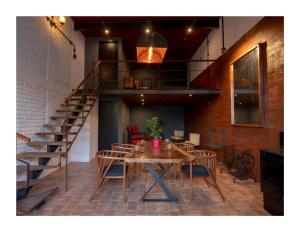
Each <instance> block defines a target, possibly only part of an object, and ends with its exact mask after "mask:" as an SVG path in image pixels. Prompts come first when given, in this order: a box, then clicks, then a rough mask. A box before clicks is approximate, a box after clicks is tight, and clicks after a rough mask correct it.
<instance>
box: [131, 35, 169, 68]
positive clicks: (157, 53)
mask: <svg viewBox="0 0 300 232" xmlns="http://www.w3.org/2000/svg"><path fill="white" fill-rule="evenodd" d="M167 48H168V42H167V40H166V39H165V37H163V36H162V35H161V34H159V33H157V32H151V33H149V34H147V35H144V36H142V37H141V38H140V39H139V40H138V42H137V44H136V54H137V62H138V63H148V64H161V63H162V62H163V59H164V56H165V54H166V51H167Z"/></svg>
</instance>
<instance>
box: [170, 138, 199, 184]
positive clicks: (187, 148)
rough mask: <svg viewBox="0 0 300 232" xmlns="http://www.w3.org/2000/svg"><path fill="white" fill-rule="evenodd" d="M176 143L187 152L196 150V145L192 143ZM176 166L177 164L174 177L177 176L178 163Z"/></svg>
mask: <svg viewBox="0 0 300 232" xmlns="http://www.w3.org/2000/svg"><path fill="white" fill-rule="evenodd" d="M174 145H176V146H177V147H179V148H181V149H182V150H184V151H187V152H192V151H194V150H195V145H194V144H192V143H174ZM179 165H180V166H181V165H183V164H179ZM174 166H175V171H174V177H175V178H177V170H178V164H176V165H174Z"/></svg>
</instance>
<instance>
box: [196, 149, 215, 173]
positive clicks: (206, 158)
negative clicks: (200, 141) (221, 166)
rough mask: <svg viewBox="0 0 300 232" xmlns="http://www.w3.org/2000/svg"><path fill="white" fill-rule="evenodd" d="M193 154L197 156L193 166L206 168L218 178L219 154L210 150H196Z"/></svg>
mask: <svg viewBox="0 0 300 232" xmlns="http://www.w3.org/2000/svg"><path fill="white" fill-rule="evenodd" d="M191 153H192V154H193V155H194V156H195V159H194V160H193V164H195V165H201V166H203V167H205V168H206V169H207V171H208V172H209V174H210V175H211V176H212V177H213V178H216V167H217V154H216V153H215V152H214V151H208V150H194V151H192V152H191Z"/></svg>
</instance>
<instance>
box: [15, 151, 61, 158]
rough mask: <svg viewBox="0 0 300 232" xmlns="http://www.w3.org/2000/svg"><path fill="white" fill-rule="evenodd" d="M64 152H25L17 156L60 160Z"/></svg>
mask: <svg viewBox="0 0 300 232" xmlns="http://www.w3.org/2000/svg"><path fill="white" fill-rule="evenodd" d="M64 154H65V153H64V152H23V153H19V154H17V158H54V157H55V158H59V157H61V156H63V155H64Z"/></svg>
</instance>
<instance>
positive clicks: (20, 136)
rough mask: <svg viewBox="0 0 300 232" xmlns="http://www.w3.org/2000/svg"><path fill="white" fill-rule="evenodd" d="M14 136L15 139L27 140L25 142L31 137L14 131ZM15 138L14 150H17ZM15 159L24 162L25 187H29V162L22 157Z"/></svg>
mask: <svg viewBox="0 0 300 232" xmlns="http://www.w3.org/2000/svg"><path fill="white" fill-rule="evenodd" d="M16 136H17V137H16V138H17V139H20V140H23V141H24V142H27V143H29V142H31V139H30V138H28V137H27V136H25V135H22V134H20V133H18V132H17V133H16ZM17 142H18V141H17V140H16V151H17ZM17 160H18V161H19V162H21V163H23V164H25V165H26V188H29V171H30V164H29V163H28V162H26V161H25V160H22V159H20V158H17Z"/></svg>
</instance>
